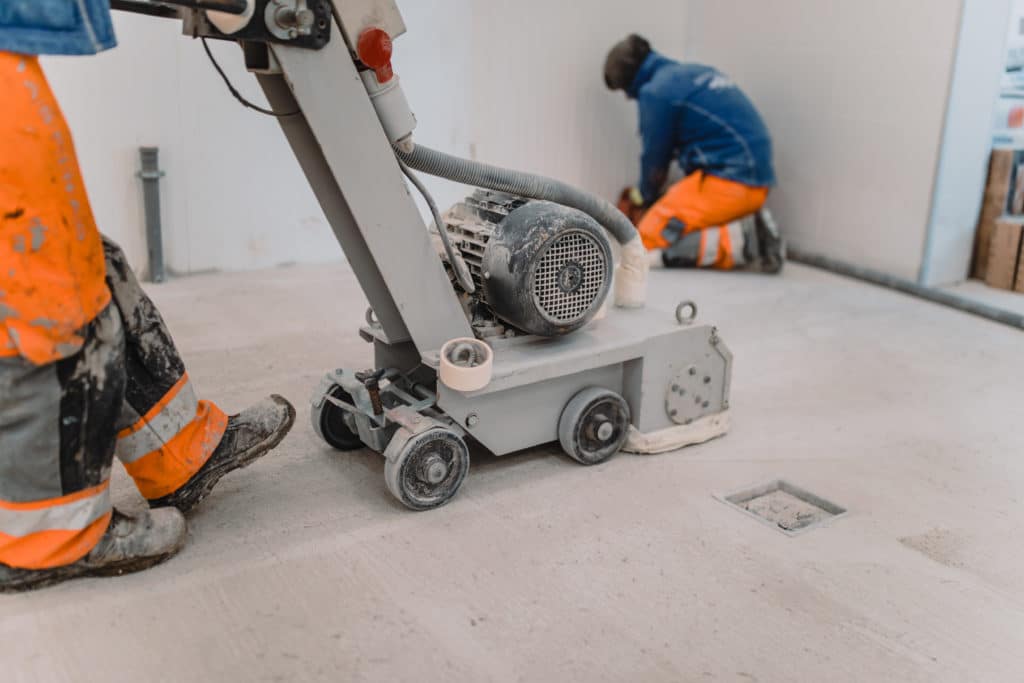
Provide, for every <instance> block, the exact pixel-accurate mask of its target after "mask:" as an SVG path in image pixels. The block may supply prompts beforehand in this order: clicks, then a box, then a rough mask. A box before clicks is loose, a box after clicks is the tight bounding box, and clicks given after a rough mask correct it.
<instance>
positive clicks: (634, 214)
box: [618, 187, 645, 225]
mask: <svg viewBox="0 0 1024 683" xmlns="http://www.w3.org/2000/svg"><path fill="white" fill-rule="evenodd" d="M618 208H619V211H621V212H622V213H624V214H626V218H628V219H629V220H631V221H633V225H636V224H637V223H639V222H640V219H641V218H643V217H644V212H645V211H644V197H643V195H642V194H640V190H638V189H637V188H635V187H627V188H625V189H623V190H622V193H621V194H620V195H619V201H618Z"/></svg>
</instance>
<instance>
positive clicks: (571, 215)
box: [111, 0, 732, 510]
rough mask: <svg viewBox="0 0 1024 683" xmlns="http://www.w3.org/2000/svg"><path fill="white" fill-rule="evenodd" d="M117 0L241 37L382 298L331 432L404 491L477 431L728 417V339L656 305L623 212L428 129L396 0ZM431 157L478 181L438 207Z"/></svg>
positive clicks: (622, 432)
mask: <svg viewBox="0 0 1024 683" xmlns="http://www.w3.org/2000/svg"><path fill="white" fill-rule="evenodd" d="M111 6H112V7H114V8H115V9H122V10H128V11H135V12H144V13H147V14H154V15H159V16H168V17H176V18H179V19H181V20H183V22H184V33H185V34H186V35H189V36H192V37H195V38H201V39H203V40H204V41H205V40H207V39H211V40H212V39H219V40H232V41H236V42H237V43H238V44H239V45H240V46H241V48H242V51H243V54H244V58H245V63H246V67H247V68H248V70H249V71H250V72H252V73H253V74H255V76H256V78H257V79H258V81H259V84H260V86H261V87H262V89H263V92H264V93H265V95H266V98H267V100H268V101H269V103H270V107H271V112H272V113H273V114H274V115H275V116H277V117H278V120H279V121H280V124H281V128H282V129H283V131H284V134H285V136H286V137H287V139H288V142H289V143H290V145H291V147H292V149H293V151H294V153H295V156H296V157H297V159H298V161H299V164H300V165H301V167H302V170H303V171H304V173H305V175H306V177H307V179H308V181H309V184H310V185H311V187H312V189H313V191H314V193H315V195H316V197H317V199H318V201H319V203H320V205H321V207H322V208H323V211H324V214H325V215H326V217H327V219H328V221H329V222H330V225H331V227H332V229H333V231H334V233H335V235H336V236H337V238H338V242H339V243H340V244H341V247H342V249H343V250H344V252H345V255H346V256H347V258H348V261H349V263H350V264H351V266H352V269H353V270H354V271H355V275H356V277H357V278H358V280H359V284H360V286H361V287H362V289H363V292H364V293H365V294H366V298H367V300H368V301H369V303H370V309H369V310H368V311H367V315H366V325H365V326H364V327H363V328H362V329H361V330H360V331H359V333H360V335H361V336H362V337H363V339H365V340H366V341H367V342H368V343H370V344H372V345H373V347H374V358H375V366H376V367H375V368H374V369H372V370H368V371H356V370H353V369H345V368H343V369H337V370H333V371H331V372H329V373H327V375H326V376H325V377H324V379H323V381H322V383H321V384H320V386H319V388H318V389H317V390H316V393H315V395H314V397H313V404H312V417H313V427H314V429H315V430H316V431H317V433H318V434H319V435H320V436H321V437H322V438H323V439H324V440H325V441H326V442H327V443H328V444H330V445H331V446H333V447H335V448H338V449H341V450H355V449H361V448H364V447H368V448H370V449H372V450H374V451H376V452H378V453H382V454H383V455H384V457H385V459H386V464H385V470H384V472H385V482H386V484H387V488H388V490H390V491H391V493H392V494H394V495H395V497H397V498H398V500H400V501H401V502H402V503H403V504H405V505H406V506H408V507H409V508H412V509H414V510H426V509H430V508H434V507H437V506H439V505H442V504H444V503H445V502H447V501H448V500H449V499H451V497H452V496H454V495H455V493H456V491H457V490H458V489H459V486H460V485H461V484H462V482H463V480H464V479H465V477H466V473H467V471H468V469H469V449H468V448H467V441H475V442H478V443H479V444H482V445H483V446H484V447H485V448H487V449H488V450H490V451H491V452H492V453H494V454H496V455H504V454H507V453H512V452H514V451H519V450H522V449H526V448H530V447H533V446H537V445H540V444H546V443H551V442H555V441H557V442H559V443H560V444H561V447H562V449H563V450H564V451H565V453H566V454H568V455H569V456H570V457H572V458H573V459H575V460H577V461H578V462H580V463H582V464H584V465H594V464H597V463H601V462H604V461H606V460H607V459H608V458H610V457H612V456H613V455H614V454H615V453H616V452H618V451H619V450H627V451H631V452H638V453H655V452H662V451H667V450H672V449H675V448H679V447H681V446H684V445H688V444H692V443H697V442H701V441H706V440H708V439H711V438H714V437H716V436H719V435H721V434H723V433H724V432H725V431H726V430H727V428H728V407H729V383H730V372H731V366H732V358H731V355H730V353H729V351H728V349H727V348H726V346H725V344H724V343H723V342H722V340H721V339H720V338H719V336H718V334H717V332H716V330H715V328H713V327H710V326H705V325H697V324H694V321H693V318H695V317H696V307H695V305H693V304H692V303H683V304H680V306H679V307H678V308H677V309H676V311H675V312H674V315H673V312H671V311H670V312H665V311H660V310H652V309H647V308H645V307H644V299H645V296H646V277H647V257H646V254H645V252H644V249H643V247H642V245H641V243H640V240H639V237H638V235H637V233H636V230H635V228H634V227H633V225H632V223H630V222H629V220H628V219H626V218H625V216H623V215H622V214H621V213H619V212H618V211H617V210H616V209H615V208H614V207H612V206H611V205H610V204H609V203H607V202H605V201H604V200H602V199H599V198H597V197H595V196H593V195H591V194H588V193H586V192H582V191H580V190H578V189H576V188H573V187H571V186H568V185H566V184H564V183H561V182H558V181H555V180H552V179H549V178H543V177H539V176H534V175H530V174H525V173H520V172H515V171H509V170H506V169H501V168H497V167H493V166H488V165H485V164H481V163H478V162H474V161H469V160H465V159H459V158H456V157H452V156H450V155H447V154H444V153H441V152H438V151H435V150H432V149H429V148H426V147H423V146H422V145H417V144H416V143H415V142H414V140H413V135H412V133H413V128H414V127H415V119H414V117H413V114H412V112H411V110H410V108H409V104H408V103H407V101H406V97H405V95H404V94H403V92H402V88H401V85H400V81H399V78H398V76H397V75H396V74H395V73H394V71H393V69H392V65H391V55H392V50H393V43H392V41H393V40H394V39H396V38H398V37H399V36H400V35H402V34H403V33H404V32H405V30H406V27H405V23H404V21H403V19H402V16H401V14H400V13H399V11H398V8H397V6H396V4H395V2H394V0H167V1H163V2H149V1H146V2H140V1H133V0H112V2H111ZM211 59H212V55H211ZM218 70H220V69H219V67H218ZM222 75H223V73H222ZM225 80H227V79H226V78H225ZM232 90H233V89H232ZM233 92H234V90H233ZM236 97H240V96H238V95H237V94H236ZM247 104H250V105H251V103H247ZM414 171H419V172H422V173H427V174H432V175H436V176H440V177H442V178H447V179H449V180H452V181H456V182H459V183H464V184H467V185H471V186H475V187H479V188H481V189H479V190H477V191H475V192H473V193H472V194H471V195H470V196H469V197H467V198H466V199H465V200H464V201H463V202H461V203H459V204H458V205H456V206H455V207H453V208H452V209H450V210H449V211H448V212H446V213H445V214H444V215H442V214H441V213H440V211H439V210H438V209H437V207H436V205H435V204H434V202H433V199H432V198H431V197H430V194H429V193H428V192H427V191H426V189H425V188H424V187H423V185H422V183H421V182H420V181H419V179H418V178H417V176H416V175H415V173H414ZM406 181H408V182H409V183H411V185H412V186H413V187H415V188H416V189H417V191H419V192H420V193H421V194H422V195H423V197H424V199H425V201H426V203H427V206H428V207H429V208H430V211H431V214H432V216H433V218H434V221H433V224H432V225H431V226H430V227H429V228H428V227H427V226H425V225H424V221H423V219H422V217H421V215H420V213H419V210H418V208H417V205H416V202H415V200H414V199H413V195H412V194H411V193H410V191H409V189H408V186H407V185H406ZM609 236H610V237H611V238H612V239H613V240H614V241H615V242H616V243H617V245H618V246H617V248H613V245H612V242H611V240H610V239H609ZM616 259H617V260H618V265H617V266H616V265H615V264H616ZM608 300H611V302H609V301H608Z"/></svg>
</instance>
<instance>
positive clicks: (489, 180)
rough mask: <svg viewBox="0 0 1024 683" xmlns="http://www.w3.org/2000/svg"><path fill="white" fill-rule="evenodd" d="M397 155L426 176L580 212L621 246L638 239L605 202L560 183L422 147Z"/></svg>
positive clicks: (629, 223)
mask: <svg viewBox="0 0 1024 683" xmlns="http://www.w3.org/2000/svg"><path fill="white" fill-rule="evenodd" d="M396 154H398V157H399V158H400V159H401V160H402V161H404V162H405V163H406V164H408V165H409V166H410V167H412V168H414V169H416V170H417V171H421V172H423V173H429V174H430V175H435V176H440V177H442V178H447V179H448V180H452V181H455V182H457V183H463V184H464V185H475V186H477V187H484V188H487V189H488V190H495V191H497V192H507V193H508V194H513V195H519V196H522V197H529V198H531V199H543V200H547V201H551V202H555V203H556V204H562V205H564V206H569V207H572V208H574V209H578V210H580V211H582V212H583V213H585V214H588V215H589V216H590V217H591V218H593V219H594V220H596V221H597V222H598V223H600V224H601V225H603V226H604V227H605V229H606V230H608V232H610V233H611V234H612V236H613V237H615V239H616V240H617V241H618V242H619V243H620V244H627V243H629V242H631V241H632V240H634V239H637V238H638V235H637V231H636V228H635V227H634V226H633V224H632V223H631V222H630V220H629V219H628V218H626V217H625V216H624V215H623V214H622V212H621V211H619V210H618V209H616V208H615V207H614V206H612V205H611V204H610V203H608V202H607V201H605V200H604V199H601V198H600V197H598V196H596V195H593V194H590V193H589V192H584V191H583V190H579V189H577V188H575V187H573V186H572V185H568V184H566V183H563V182H561V181H559V180H554V179H553V178H545V177H544V176H539V175H533V174H531V173H523V172H521V171H511V170H508V169H504V168H498V167H497V166H491V165H489V164H483V163H480V162H479V161H470V160H469V159H460V158H459V157H454V156H451V155H450V154H445V153H444V152H438V151H437V150H434V149H430V148H429V147H424V146H423V145H416V148H415V149H414V150H413V151H412V152H409V153H406V152H403V151H401V150H396Z"/></svg>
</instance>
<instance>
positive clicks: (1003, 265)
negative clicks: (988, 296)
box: [985, 216, 1024, 289]
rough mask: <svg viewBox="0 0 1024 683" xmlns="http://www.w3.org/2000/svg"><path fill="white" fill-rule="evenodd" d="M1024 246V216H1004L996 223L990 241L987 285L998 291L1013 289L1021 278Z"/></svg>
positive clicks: (986, 273) (986, 276)
mask: <svg viewBox="0 0 1024 683" xmlns="http://www.w3.org/2000/svg"><path fill="white" fill-rule="evenodd" d="M1022 246H1024V216H1003V217H1002V218H1000V219H999V220H997V221H996V222H995V227H994V229H993V230H992V235H991V238H990V240H989V251H988V259H987V270H986V272H985V283H986V284H987V285H988V286H989V287H996V288H998V289H1013V288H1014V286H1015V285H1017V284H1019V282H1020V277H1021V247H1022Z"/></svg>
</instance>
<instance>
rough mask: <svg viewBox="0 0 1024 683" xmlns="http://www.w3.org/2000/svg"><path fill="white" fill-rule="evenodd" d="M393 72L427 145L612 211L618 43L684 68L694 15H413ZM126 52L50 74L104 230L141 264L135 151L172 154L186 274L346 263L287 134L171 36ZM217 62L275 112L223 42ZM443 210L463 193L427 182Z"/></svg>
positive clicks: (622, 140)
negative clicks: (604, 71)
mask: <svg viewBox="0 0 1024 683" xmlns="http://www.w3.org/2000/svg"><path fill="white" fill-rule="evenodd" d="M400 5H401V7H402V11H403V14H404V16H405V19H406V23H407V25H408V26H409V32H408V34H406V35H405V36H403V37H402V38H400V39H399V40H398V41H396V56H395V63H396V70H397V71H398V73H399V74H400V76H401V77H402V79H403V83H404V84H405V89H406V92H407V95H408V97H409V100H410V102H411V103H412V106H413V109H414V110H415V112H416V114H417V118H418V120H419V127H418V129H417V138H418V140H419V141H421V142H422V143H424V144H427V145H432V146H436V147H439V148H441V149H444V150H447V151H451V152H454V153H456V154H462V155H466V156H473V157H475V158H478V159H481V160H486V161H488V162H492V163H496V164H503V165H509V166H513V167H516V168H520V169H523V170H531V171H537V172H542V173H546V174H549V175H555V176H559V177H561V178H563V179H565V180H568V181H570V182H574V183H577V184H580V185H582V186H584V187H587V188H589V189H592V190H595V191H598V192H601V193H602V194H604V195H608V196H611V195H613V194H614V193H615V192H617V191H618V190H619V189H620V188H621V187H622V186H623V185H625V184H627V183H631V182H635V175H636V173H637V161H636V158H637V155H638V153H639V146H638V145H639V143H638V140H637V138H636V115H635V112H634V110H633V107H632V106H631V105H630V104H629V103H628V102H626V101H625V99H624V98H622V97H621V95H618V96H616V95H613V94H611V93H609V92H607V91H606V90H605V88H604V85H603V81H602V78H601V67H602V64H603V60H604V55H605V53H606V52H607V49H608V48H609V47H610V45H611V44H612V43H613V42H614V41H616V40H618V39H620V38H622V37H623V36H624V35H625V34H626V33H628V32H630V31H639V32H641V33H644V34H646V35H649V36H650V37H651V38H652V40H654V41H655V43H656V44H658V45H659V47H661V48H662V49H664V50H665V51H666V52H668V53H669V54H676V55H677V56H681V53H682V50H683V46H684V45H683V40H682V36H683V35H684V34H685V31H686V17H687V2H685V1H679V0H638V1H637V2H633V3H621V2H617V1H614V0H591V1H590V2H588V3H587V4H586V8H585V11H581V8H580V6H579V5H578V4H576V3H552V2H541V1H540V0H521V1H520V2H515V3H490V2H488V3H483V2H473V1H472V0H433V1H429V0H416V1H415V2H412V1H407V2H402V3H400ZM115 19H116V23H117V32H118V38H119V40H120V46H119V47H118V48H117V49H116V50H113V51H111V52H108V53H104V54H102V55H100V56H98V57H95V58H88V59H81V58H47V59H46V60H45V64H46V69H47V74H48V76H49V78H50V81H51V83H52V85H53V87H54V90H55V91H56V92H57V96H58V98H59V99H60V101H61V105H62V107H63V109H64V112H65V115H66V116H67V118H68V120H69V123H70V125H71V128H72V130H73V132H74V134H75V141H76V145H77V147H78V153H79V159H80V161H81V163H82V166H83V172H84V174H85V178H86V184H87V186H88V188H89V192H90V197H91V200H92V204H93V209H94V211H95V213H96V216H97V220H98V222H99V225H100V229H101V230H102V231H103V232H105V233H107V234H109V235H111V236H112V237H114V238H115V239H117V240H118V241H120V242H121V243H122V246H123V247H124V248H125V249H126V251H127V253H128V256H129V260H130V261H131V263H132V264H133V265H134V266H136V267H137V268H141V267H142V266H143V265H144V264H145V260H146V259H145V242H144V227H143V222H142V205H141V194H140V189H139V181H138V180H137V179H136V178H135V175H134V174H135V172H136V171H137V170H138V168H137V165H138V162H137V159H136V157H137V151H136V150H137V147H138V146H140V145H156V146H159V147H160V150H161V158H162V161H161V163H162V165H163V167H164V168H165V170H166V171H167V177H166V178H165V179H164V180H163V181H162V192H163V197H162V199H163V211H162V215H163V221H164V244H165V253H166V260H167V264H168V266H169V268H171V269H172V270H173V271H175V272H179V273H185V272H196V271H203V270H209V269H249V268H258V267H263V266H269V265H273V264H278V263H287V262H310V261H320V260H331V259H336V258H340V251H339V249H338V247H337V246H336V244H335V242H334V238H333V236H332V234H331V232H330V230H329V228H328V226H327V224H326V221H325V219H324V218H323V215H322V214H321V212H320V209H319V206H318V205H317V204H316V202H315V200H314V198H313V196H312V193H311V192H310V191H309V189H308V188H307V187H306V185H305V181H304V179H303V178H302V175H301V172H300V171H299V168H298V165H297V163H296V162H295V160H294V159H293V158H292V155H291V152H290V150H289V149H288V147H287V145H286V143H285V141H284V138H283V136H282V135H281V134H280V132H279V130H278V128H277V124H276V122H275V121H273V120H272V119H270V118H268V117H265V116H261V115H259V114H256V113H254V112H251V111H248V110H245V109H243V108H242V107H241V106H240V105H238V104H237V103H236V102H235V101H234V100H233V99H232V98H231V97H230V95H229V94H228V92H227V90H226V89H225V87H224V86H223V84H222V83H221V82H220V81H219V79H218V77H217V75H216V74H215V72H214V71H213V70H212V68H211V67H210V66H209V64H208V63H207V61H206V57H205V55H204V54H203V51H202V48H201V46H200V45H199V43H198V42H196V41H192V40H190V39H188V38H185V37H184V36H182V35H180V28H179V24H178V23H177V22H173V21H166V20H157V19H150V18H146V17H135V16H130V15H124V14H121V13H115ZM214 49H215V53H216V54H217V56H218V57H219V59H220V60H221V62H222V64H223V65H224V66H225V68H226V70H227V71H228V74H229V75H230V76H231V78H232V80H233V82H234V83H235V85H236V86H237V87H238V88H239V89H240V90H242V92H243V93H245V94H246V95H247V96H248V97H250V98H251V99H253V100H255V101H258V102H263V100H262V97H261V96H260V93H259V91H258V87H257V85H256V82H255V80H254V79H253V78H252V77H251V76H249V75H248V74H246V73H245V72H244V71H243V69H242V66H241V55H240V53H239V51H238V50H237V48H235V46H233V45H229V44H215V45H214ZM429 186H430V187H431V189H432V190H434V191H435V192H436V194H437V199H438V203H439V204H440V205H441V206H442V207H444V206H447V205H449V204H451V203H453V202H454V201H456V200H457V199H458V198H459V197H460V195H461V194H462V193H463V192H464V188H459V187H456V186H453V185H451V184H448V183H444V182H442V181H438V180H433V179H431V180H430V181H429Z"/></svg>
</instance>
